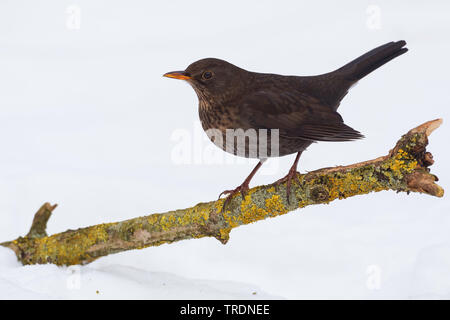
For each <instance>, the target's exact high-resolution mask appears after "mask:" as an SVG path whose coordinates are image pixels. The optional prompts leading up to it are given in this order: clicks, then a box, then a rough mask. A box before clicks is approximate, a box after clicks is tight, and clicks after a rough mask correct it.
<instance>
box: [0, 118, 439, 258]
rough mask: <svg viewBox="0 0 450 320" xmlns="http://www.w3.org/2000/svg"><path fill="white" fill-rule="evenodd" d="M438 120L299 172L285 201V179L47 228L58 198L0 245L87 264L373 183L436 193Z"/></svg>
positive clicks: (362, 190) (223, 236)
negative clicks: (367, 154)
mask: <svg viewBox="0 0 450 320" xmlns="http://www.w3.org/2000/svg"><path fill="white" fill-rule="evenodd" d="M441 123H442V120H441V119H437V120H433V121H429V122H426V123H424V124H422V125H420V126H419V127H417V128H414V129H412V130H410V131H409V132H408V133H406V134H405V135H403V136H402V137H401V139H400V140H399V141H398V142H397V144H396V145H395V147H394V148H393V149H392V150H391V151H389V154H388V155H386V156H383V157H379V158H377V159H374V160H369V161H365V162H361V163H356V164H352V165H349V166H338V167H333V168H323V169H320V170H316V171H313V172H309V173H307V174H299V175H298V178H299V181H297V182H296V183H294V184H293V185H292V188H291V196H290V199H291V200H290V204H288V202H287V200H286V185H285V184H281V185H279V186H278V187H275V186H274V185H267V186H258V187H255V188H252V189H251V190H250V191H249V192H248V194H247V195H246V197H245V199H242V198H241V196H240V195H239V196H235V197H234V198H233V199H232V200H231V201H230V202H229V203H228V204H227V207H226V210H224V211H223V210H222V206H223V203H224V199H220V200H217V201H212V202H208V203H199V204H197V205H196V206H194V207H191V208H187V209H182V210H175V211H170V212H167V213H161V214H151V215H148V216H144V217H138V218H134V219H130V220H126V221H121V222H113V223H105V224H99V225H95V226H91V227H86V228H81V229H78V230H68V231H65V232H62V233H58V234H54V235H51V236H47V234H46V232H45V228H46V224H47V220H48V219H49V218H50V215H51V213H52V211H53V210H54V209H55V208H56V205H54V206H51V205H50V204H49V203H45V204H44V205H43V206H42V207H41V208H40V209H39V210H38V212H37V213H36V215H35V217H34V220H33V224H32V226H31V229H30V232H29V233H28V234H27V235H26V236H25V237H19V238H18V239H16V240H13V241H8V242H4V243H1V244H0V245H2V246H5V247H8V248H10V249H12V250H14V252H15V253H16V255H17V257H18V259H19V260H20V261H21V262H22V263H23V264H36V263H40V264H42V263H53V264H57V265H74V264H86V263H89V262H92V261H94V260H95V259H97V258H99V257H102V256H106V255H108V254H111V253H116V252H120V251H125V250H131V249H142V248H146V247H149V246H157V245H161V244H163V243H171V242H175V241H179V240H184V239H192V238H201V237H215V238H216V239H218V240H219V241H221V242H222V243H224V244H225V243H226V242H227V241H228V239H229V234H230V231H231V230H232V229H233V228H236V227H238V226H240V225H243V224H248V223H252V222H255V221H258V220H262V219H265V218H268V217H276V216H278V215H282V214H285V213H287V212H289V211H293V210H295V209H298V208H303V207H306V206H308V205H312V204H319V203H329V202H331V201H333V200H335V199H345V198H347V197H351V196H355V195H362V194H366V193H369V192H372V191H374V192H378V191H382V190H395V191H397V192H400V191H403V192H408V193H409V192H420V193H426V194H429V195H432V196H436V197H442V196H443V195H444V190H443V189H442V188H441V187H440V186H439V185H437V184H436V183H435V181H438V178H437V177H436V176H435V175H433V174H431V173H430V170H429V169H428V167H429V166H430V165H432V164H433V162H434V161H433V157H432V155H431V153H429V152H427V151H426V146H427V144H428V136H429V135H430V134H431V132H432V131H433V130H434V129H436V128H437V127H439V126H440V124H441Z"/></svg>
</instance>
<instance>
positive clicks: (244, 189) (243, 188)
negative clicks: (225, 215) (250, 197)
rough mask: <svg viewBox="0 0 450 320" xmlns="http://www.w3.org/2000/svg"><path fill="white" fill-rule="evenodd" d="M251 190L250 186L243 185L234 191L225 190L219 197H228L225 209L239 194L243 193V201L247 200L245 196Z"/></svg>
mask: <svg viewBox="0 0 450 320" xmlns="http://www.w3.org/2000/svg"><path fill="white" fill-rule="evenodd" d="M248 190H249V187H248V184H247V183H243V184H241V185H240V186H238V187H237V188H235V189H233V190H225V191H223V192H222V193H221V194H220V195H219V199H220V197H221V196H222V195H226V194H227V195H228V196H227V197H226V199H225V202H224V203H223V208H225V206H226V205H227V204H228V203H229V202H230V200H231V199H232V198H233V197H234V196H235V195H236V194H238V193H239V192H240V193H241V196H242V199H245V195H246V194H247V191H248Z"/></svg>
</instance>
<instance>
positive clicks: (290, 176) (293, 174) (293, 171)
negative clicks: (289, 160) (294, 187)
mask: <svg viewBox="0 0 450 320" xmlns="http://www.w3.org/2000/svg"><path fill="white" fill-rule="evenodd" d="M301 154H302V151H299V152H298V153H297V156H296V157H295V161H294V163H293V164H292V167H291V168H290V169H289V172H288V174H287V175H286V176H285V177H284V178H281V179H280V180H278V181H276V182H275V184H276V185H277V186H278V185H279V184H281V183H283V182H286V198H287V202H288V203H289V195H290V193H291V182H292V179H293V178H294V177H296V178H297V180H298V182H299V183H300V178H299V177H298V175H297V165H298V160H300V155H301Z"/></svg>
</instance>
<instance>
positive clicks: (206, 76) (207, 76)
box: [202, 71, 213, 80]
mask: <svg viewBox="0 0 450 320" xmlns="http://www.w3.org/2000/svg"><path fill="white" fill-rule="evenodd" d="M212 76H213V74H212V72H211V71H206V72H203V75H202V78H203V79H205V80H209V79H211V78H212Z"/></svg>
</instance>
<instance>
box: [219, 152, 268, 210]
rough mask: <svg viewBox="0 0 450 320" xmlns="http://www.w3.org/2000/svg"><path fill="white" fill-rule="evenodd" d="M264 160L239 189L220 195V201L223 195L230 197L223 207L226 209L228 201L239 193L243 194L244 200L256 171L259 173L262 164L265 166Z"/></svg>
mask: <svg viewBox="0 0 450 320" xmlns="http://www.w3.org/2000/svg"><path fill="white" fill-rule="evenodd" d="M263 162H264V160H260V161H259V162H258V164H257V165H256V167H255V168H254V169H253V170H252V172H250V174H249V175H248V177H247V178H246V179H245V180H244V182H242V184H241V185H240V186H239V187H237V188H236V189H233V190H225V191H223V192H222V193H221V194H220V195H219V199H220V197H221V196H222V195H223V194H228V197H227V198H226V199H225V202H224V204H223V206H224V207H225V205H226V204H227V203H228V201H230V200H231V198H233V197H234V196H235V195H236V194H237V193H238V192H240V193H241V195H242V199H244V197H245V194H246V193H247V191H248V189H249V188H248V185H249V184H250V181H251V180H252V178H253V176H254V175H255V173H256V171H258V169H259V168H261V166H262V164H263Z"/></svg>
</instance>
